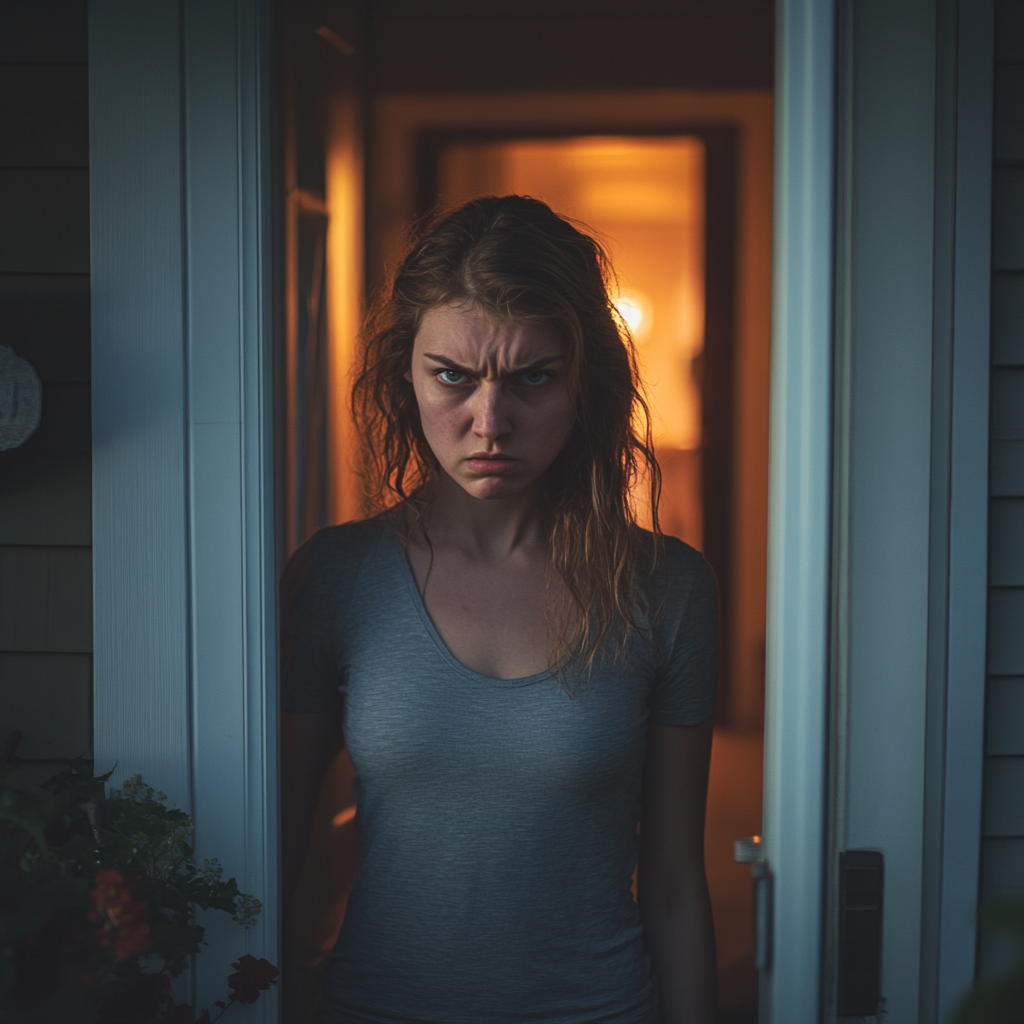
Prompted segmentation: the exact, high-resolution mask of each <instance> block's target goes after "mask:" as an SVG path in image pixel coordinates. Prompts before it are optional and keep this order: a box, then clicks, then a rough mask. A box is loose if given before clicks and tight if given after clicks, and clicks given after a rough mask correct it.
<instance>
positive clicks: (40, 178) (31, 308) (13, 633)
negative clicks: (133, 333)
mask: <svg viewBox="0 0 1024 1024" xmlns="http://www.w3.org/2000/svg"><path fill="white" fill-rule="evenodd" d="M87 71H88V66H87V9H86V2H85V0H15V2H5V3H4V4H3V5H2V6H0V344H4V345H9V346H10V347H11V348H13V349H14V351H15V352H16V353H17V354H18V355H19V356H22V357H24V358H26V359H28V360H29V362H31V363H32V365H33V366H34V367H35V369H36V372H37V373H38V374H39V377H40V379H41V380H42V383H43V411H42V420H41V422H40V425H39V429H38V430H37V431H36V432H35V434H33V436H32V437H31V438H29V440H28V441H27V442H26V443H25V444H24V445H22V446H21V447H20V448H16V449H12V450H10V451H6V452H0V744H2V743H3V742H4V741H5V740H6V738H7V736H8V735H9V734H10V733H11V732H12V731H13V730H15V729H17V730H20V731H21V732H23V734H24V738H23V740H22V742H21V746H20V749H19V751H18V753H19V756H20V757H21V758H23V759H24V761H23V767H22V773H21V778H22V779H23V780H24V781H26V782H30V781H36V780H39V779H41V778H43V777H45V776H46V775H47V774H50V773H52V771H53V770H54V768H55V767H56V764H55V762H56V760H57V759H60V758H65V757H74V756H77V755H80V754H87V755H88V754H91V750H92V519H91V517H92V472H91V464H92V463H91V460H92V456H91V429H90V421H91V414H90V351H89V168H88V164H89V159H88V154H89V147H88V131H89V125H88V85H87Z"/></svg>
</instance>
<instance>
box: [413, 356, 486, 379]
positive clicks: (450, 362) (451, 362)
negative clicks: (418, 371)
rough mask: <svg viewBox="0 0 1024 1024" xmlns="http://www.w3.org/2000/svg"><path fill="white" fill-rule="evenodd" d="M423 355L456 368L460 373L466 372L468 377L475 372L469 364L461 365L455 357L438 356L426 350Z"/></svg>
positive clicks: (450, 368) (452, 368) (449, 367)
mask: <svg viewBox="0 0 1024 1024" xmlns="http://www.w3.org/2000/svg"><path fill="white" fill-rule="evenodd" d="M423 357H424V358H425V359H432V360H433V361H434V362H435V363H440V364H441V365H442V366H447V367H448V369H449V370H456V371H458V372H459V373H464V374H466V376H467V377H468V376H471V375H472V374H473V373H474V372H475V371H473V370H471V369H470V368H469V367H468V366H460V365H459V364H458V363H457V362H455V360H454V359H449V358H448V357H447V356H438V355H434V353H433V352H424V353H423Z"/></svg>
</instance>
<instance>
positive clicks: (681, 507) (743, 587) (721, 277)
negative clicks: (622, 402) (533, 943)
mask: <svg viewBox="0 0 1024 1024" xmlns="http://www.w3.org/2000/svg"><path fill="white" fill-rule="evenodd" d="M334 15H337V12H334ZM320 16H322V12H320V13H319V14H315V15H311V17H310V19H309V21H308V22H307V24H306V25H305V26H303V27H302V30H301V31H302V33H303V38H302V43H301V46H302V48H303V53H304V54H305V56H304V57H303V59H302V61H299V62H297V63H298V65H299V67H298V68H297V73H296V78H297V79H302V78H303V77H306V78H309V77H311V76H313V75H316V76H319V80H320V82H321V83H327V85H326V87H323V88H321V91H320V92H319V94H317V90H316V89H315V88H312V89H311V88H310V87H309V86H308V85H307V86H306V87H305V94H306V97H307V99H306V100H305V101H302V100H301V98H300V97H299V96H296V97H295V100H294V103H295V111H296V113H297V114H301V113H302V111H301V109H300V107H301V104H302V102H305V103H306V107H305V109H306V111H307V113H306V114H304V115H302V117H299V116H296V117H295V119H294V122H293V123H294V124H296V125H298V126H299V128H300V130H299V132H298V135H299V137H298V138H297V139H293V142H292V144H293V145H294V147H295V149H294V152H295V154H296V155H297V159H296V164H295V166H296V168H297V172H296V175H297V176H296V178H295V179H294V180H293V182H292V184H291V185H290V186H289V187H290V189H291V190H292V191H290V192H289V195H292V196H297V197H298V198H294V199H292V200H291V206H289V207H288V209H287V211H286V219H287V218H292V217H294V218H296V219H298V218H305V219H306V220H307V221H309V222H310V224H311V226H314V227H315V226H316V225H318V224H320V223H322V222H321V221H317V219H316V218H317V217H318V216H320V215H321V214H322V216H323V217H324V218H325V219H326V223H325V227H324V230H325V235H324V241H323V242H322V243H320V244H322V245H323V246H324V251H325V252H326V256H325V257H324V259H325V262H324V264H323V269H322V272H321V277H319V278H318V277H317V276H316V271H317V267H318V264H317V259H318V257H317V253H316V250H315V248H314V242H315V239H316V238H317V237H318V236H317V234H316V232H315V231H312V230H307V231H306V232H305V234H302V233H300V232H299V231H298V230H297V229H296V233H295V236H294V237H295V238H296V239H297V243H296V249H295V251H294V261H295V262H294V267H295V271H294V277H293V281H294V285H293V286H290V287H294V288H295V298H294V299H289V300H288V301H287V302H286V303H285V304H284V305H285V306H286V308H287V309H289V310H291V312H289V313H288V314H287V315H288V317H289V318H291V319H290V321H289V323H290V324H292V325H293V326H288V327H287V330H286V331H284V332H283V334H284V336H285V337H287V336H288V331H291V332H292V337H293V338H294V339H295V341H294V342H289V343H288V344H289V346H290V347H289V348H288V349H287V359H289V360H292V361H293V369H292V371H291V374H292V376H291V378H290V379H291V380H292V381H293V382H294V385H293V386H294V387H295V388H296V389H297V391H301V390H302V388H303V386H304V384H303V382H304V381H309V382H311V383H310V390H309V396H310V397H309V398H308V399H306V398H300V397H299V396H298V394H297V393H296V395H294V396H293V395H292V394H291V393H290V392H288V389H287V387H286V388H285V393H284V394H283V396H282V404H284V405H285V407H286V408H287V407H291V408H293V409H294V410H295V416H296V418H297V419H296V421H297V422H298V423H300V424H301V423H305V424H306V425H305V426H304V427H303V429H304V430H306V432H307V433H306V436H307V438H313V439H315V438H319V439H320V440H319V442H318V443H316V442H312V441H309V440H307V442H306V443H303V442H302V441H301V440H299V431H298V430H296V432H295V433H294V434H293V435H292V442H291V444H292V447H291V448H290V449H289V450H288V452H287V457H288V458H291V459H292V460H293V461H294V463H295V465H296V467H297V468H296V470H295V473H294V476H293V477H289V476H288V474H285V479H286V480H291V479H293V478H294V479H295V480H296V481H298V480H300V479H305V480H307V481H308V480H309V476H308V475H305V476H304V475H303V474H308V473H309V472H310V471H315V469H316V467H324V469H323V472H324V473H325V476H324V478H323V479H324V480H325V483H324V491H323V492H322V493H317V494H314V493H313V491H312V490H310V488H309V485H308V483H307V487H306V489H305V490H304V491H297V492H296V495H295V497H294V499H292V500H293V502H294V506H293V507H294V508H295V509H296V511H295V512H294V514H293V516H292V518H291V519H290V522H291V523H292V524H293V525H292V526H291V528H290V530H291V533H290V534H289V536H288V538H287V539H286V541H285V544H284V545H283V548H284V550H285V551H287V550H290V549H291V548H293V547H294V545H295V544H297V543H298V542H299V541H301V540H302V539H303V538H304V536H308V533H309V532H312V529H313V528H315V526H318V525H327V524H328V523H331V522H340V521H344V520H345V519H350V518H354V517H356V516H358V514H359V508H360V504H359V503H360V492H359V480H358V465H357V464H356V463H355V461H354V458H353V452H354V445H353V438H352V435H351V425H350V423H349V422H348V417H347V409H346V397H347V389H346V381H347V377H348V373H349V369H350V367H351V361H352V358H353V357H354V355H355V353H356V332H357V325H358V319H359V305H360V302H359V300H358V295H359V294H360V293H361V292H362V293H366V292H369V291H372V290H373V289H374V288H375V287H378V286H379V284H380V282H381V281H382V280H383V279H384V277H385V276H386V268H387V267H388V265H389V264H390V263H391V261H393V260H394V258H395V256H396V254H397V253H398V252H400V251H401V248H402V244H403V238H404V231H405V227H406V225H407V224H408V223H409V222H410V221H411V220H412V219H413V218H415V217H416V216H417V215H419V214H422V213H423V212H424V211H426V210H428V209H430V208H432V207H434V206H435V205H437V204H438V203H442V204H444V205H453V204H455V203H457V202H459V201H461V200H464V199H467V198H470V197H471V196H472V195H477V194H483V193H490V192H493V193H498V194H502V193H506V192H510V191H518V192H527V193H530V194H533V195H537V196H538V197H540V198H543V199H547V200H548V201H549V202H550V203H551V205H552V206H553V207H554V208H555V209H556V210H558V211H559V212H561V213H564V214H567V215H569V216H573V217H575V218H577V219H579V220H581V221H583V222H584V223H586V224H588V225H590V226H591V227H592V228H594V229H596V230H597V231H598V232H599V233H600V235H601V237H602V241H604V242H605V244H606V245H607V246H608V248H609V249H610V252H611V255H612V257H613V262H614V264H615V266H616V269H617V270H618V272H619V277H620V281H619V294H618V304H619V308H620V311H621V312H622V313H623V315H624V316H625V317H626V318H627V320H629V321H630V322H631V325H633V326H634V334H635V336H636V339H637V343H638V348H639V350H640V356H641V359H642V361H643V363H644V369H645V375H646V377H647V384H648V389H649V392H650V395H651V397H652V399H653V403H654V406H655V421H656V438H657V447H658V456H659V460H660V461H661V464H662V467H663V470H664V472H665V491H664V499H663V507H662V525H663V528H664V529H665V530H666V532H669V533H672V534H674V535H676V536H680V537H681V538H682V539H684V540H686V541H688V542H689V543H691V544H692V545H693V546H695V547H697V548H699V549H700V550H702V551H703V552H704V553H705V555H706V557H707V558H708V560H709V561H710V562H711V563H712V565H713V566H714V568H715V570H716V573H717V575H718V579H719V584H720V587H721V592H722V597H723V606H722V611H723V628H724V633H725V647H724V666H723V678H722V700H721V702H720V706H719V710H718V714H717V728H716V735H715V744H714V753H713V764H712V778H711V787H710V793H709V808H708V827H707V842H706V856H707V865H708V876H709V884H710V886H711V889H712V899H713V904H714V910H715V917H716V931H717V940H718V953H719V971H720V977H719V989H720V1002H721V1007H722V1018H721V1019H722V1020H723V1021H745V1020H753V1019H754V1016H753V1015H754V1012H755V1006H756V999H757V979H756V972H755V971H754V966H753V948H752V946H753V943H752V907H751V898H750V879H749V872H748V869H746V868H745V867H743V866H740V865H736V864H735V863H734V862H733V854H732V844H733V841H734V840H735V839H736V838H739V837H740V836H745V835H749V834H755V833H759V832H760V831H761V827H760V826H761V787H762V776H761V763H762V741H761V735H762V725H763V682H764V636H765V617H764V593H765V558H766V555H765V547H766V521H767V391H768V334H769V294H770V265H771V234H770V225H771V189H772V185H771V136H772V109H771V94H770V92H769V91H768V90H767V89H763V88H762V89H745V90H744V89H740V90H736V89H733V90H726V89H717V90H716V89H710V90H707V89H705V90H683V89H673V90H665V89H662V90H657V89H648V90H643V89H641V90H636V89H619V90H615V91H609V90H603V91H600V92H598V91H591V92H589V93H588V92H586V91H582V92H581V91H578V90H577V91H573V92H567V91H548V92H539V91H531V92H514V91H504V92H492V93H487V92H483V91H478V92H472V91H469V90H464V91H462V92H461V93H459V94H457V95H456V94H453V93H451V92H449V93H446V94H424V93H422V92H420V93H415V92H404V93H403V92H387V91H381V90H380V80H379V76H380V74H381V73H382V72H381V71H380V69H379V65H377V66H376V68H375V65H374V60H375V56H374V55H375V53H376V54H378V55H379V53H380V49H381V48H382V47H383V48H384V49H387V46H388V45H390V44H388V43H387V40H386V39H385V40H382V38H381V33H382V32H385V31H386V27H385V26H381V25H379V24H378V25H377V26H376V27H374V26H369V27H368V25H367V23H366V22H365V21H360V20H359V19H358V18H356V17H354V16H353V17H352V18H351V19H350V20H349V22H348V23H347V24H344V23H343V19H341V18H339V17H334V20H333V21H330V22H329V24H328V23H327V22H326V21H325V22H323V23H317V18H318V17H320ZM332 16H333V15H332ZM332 25H333V26H334V27H333V28H332V27H331V26H332ZM367 32H369V33H370V36H371V38H367V36H366V33H367ZM374 32H376V33H377V35H376V38H373V33H374ZM379 59H380V60H382V61H383V62H384V64H386V63H387V61H386V59H385V58H379ZM300 71H301V73H299V72H300ZM375 77H376V79H377V81H376V82H375V81H374V79H375ZM298 92H299V93H301V92H302V90H298ZM332 97H333V98H332ZM332 104H333V106H332ZM314 108H316V109H317V111H318V112H317V113H316V115H315V116H312V117H311V116H310V115H309V113H308V112H309V111H310V110H313V109H314ZM303 118H304V119H305V122H306V123H305V126H304V127H302V122H303ZM303 132H306V133H316V132H320V133H321V140H320V142H319V144H318V145H311V144H310V143H308V142H306V143H303V140H302V137H301V136H302V133H303ZM284 137H285V139H286V140H287V138H288V136H287V132H285V133H284ZM303 154H306V155H305V156H303ZM310 154H313V158H311V157H310ZM318 160H319V161H321V162H320V163H317V161H318ZM320 168H322V169H323V170H322V171H321V170H320ZM318 203H319V204H320V205H319V206H317V204H318ZM318 210H319V211H321V212H320V213H319V214H318V212H317V211H318ZM305 239H308V240H309V241H305V242H304V240H305ZM303 244H305V245H306V246H307V247H308V248H309V249H310V251H309V252H308V253H304V252H302V251H300V250H301V249H302V246H303ZM658 252H661V253H663V252H671V253H672V254H673V255H671V256H668V257H666V258H664V259H660V260H659V259H655V258H654V254H655V253H658ZM314 288H316V289H320V291H319V292H318V293H317V294H316V295H314V294H313V291H312V289H314ZM321 302H322V307H321V306H320V305H318V304H319V303H321ZM321 309H322V312H321V313H320V315H319V319H316V318H315V317H314V316H313V315H312V312H315V311H317V310H321ZM311 311H312V312H311ZM314 320H315V323H316V325H318V326H317V329H318V330H319V331H320V332H321V340H320V342H319V347H317V346H316V345H313V346H310V345H309V343H308V341H303V340H301V339H308V338H311V337H312V334H311V331H312V327H311V325H313V324H314ZM304 346H305V348H304ZM314 350H315V351H317V352H319V353H320V355H321V358H323V359H324V360H325V363H324V365H325V366H326V371H325V373H326V378H327V380H328V381H329V386H328V387H327V388H325V389H321V390H320V391H317V390H316V389H315V387H314V386H313V384H314V383H315V381H316V376H315V375H312V376H311V375H310V374H309V372H308V356H307V355H305V354H304V353H305V352H307V351H308V352H312V351H314ZM289 403H291V404H290V405H289ZM304 417H306V418H307V419H305V420H304V419H303V418H304ZM318 444H319V447H318ZM325 452H326V453H328V454H327V455H326V456H325V454H324V453H325ZM300 463H308V465H309V468H308V469H301V470H300V469H299V468H298V466H299V464H300ZM288 486H292V484H290V483H289V484H288ZM304 495H309V497H308V498H307V497H304ZM314 501H315V505H314V504H313V503H314ZM285 507H289V506H288V504H287V501H285ZM318 517H319V522H316V520H317V519H318ZM332 778H333V780H334V781H333V785H332V786H328V787H325V792H324V794H323V798H322V801H321V808H320V813H319V817H320V830H321V847H320V849H321V855H325V854H324V851H327V850H331V849H332V850H334V851H336V853H337V855H338V856H345V857H351V840H352V828H353V826H352V814H351V804H352V795H351V794H352V791H351V768H350V766H349V765H348V764H347V763H346V759H345V758H343V757H342V758H340V759H339V761H338V763H337V764H336V765H335V769H334V772H333V775H332ZM332 898H333V899H334V900H335V902H336V905H337V907H338V913H339V918H338V923H339V924H340V914H341V913H343V909H344V893H343V892H339V893H337V894H334V896H333V897H332ZM324 942H325V945H330V944H331V942H332V938H331V936H324Z"/></svg>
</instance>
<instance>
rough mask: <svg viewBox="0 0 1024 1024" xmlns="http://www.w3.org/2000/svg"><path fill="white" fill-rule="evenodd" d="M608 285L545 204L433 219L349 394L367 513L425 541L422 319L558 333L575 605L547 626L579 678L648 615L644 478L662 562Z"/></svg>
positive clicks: (554, 529)
mask: <svg viewBox="0 0 1024 1024" xmlns="http://www.w3.org/2000/svg"><path fill="white" fill-rule="evenodd" d="M614 280H615V279H614V273H613V271H612V268H611V264H610V262H609V260H608V256H607V254H606V252H605V250H604V248H603V247H602V246H601V244H600V243H599V242H598V241H597V240H596V239H595V238H593V237H592V236H591V235H589V234H587V233H585V232H583V231H581V230H580V229H579V228H578V227H576V226H575V225H574V224H572V223H570V222H569V221H568V220H566V219H565V218H564V217H560V216H559V215H558V214H556V213H555V212H554V211H553V210H552V209H551V208H550V207H549V206H548V205H547V204H545V203H542V202H540V201H539V200H537V199H532V198H529V197H528V196H515V195H512V196H502V197H500V198H498V197H495V196H488V197H486V198H482V199H474V200H473V201H472V202H469V203H466V204H465V205H464V206H461V207H459V208H458V209H456V210H454V211H452V212H449V213H446V214H442V215H435V216H434V217H433V218H431V219H430V220H428V221H426V222H424V223H422V224H421V225H420V226H419V227H418V229H416V230H415V232H414V236H413V238H412V240H411V244H410V246H409V249H408V252H407V254H406V256H405V258H404V259H403V260H402V261H401V263H400V264H399V265H398V267H397V270H396V271H395V272H394V274H393V276H392V279H391V281H390V282H389V284H388V286H387V287H385V288H384V289H383V290H382V291H381V293H380V294H379V296H378V297H377V300H376V301H375V302H374V303H373V305H372V307H371V311H370V314H369V316H368V318H367V323H366V328H365V331H364V337H363V358H362V366H361V368H360V370H359V372H358V374H357V376H356V379H355V382H354V385H353V391H352V410H353V414H354V417H355V421H356V424H357V427H358V428H359V432H360V434H361V437H362V442H363V467H364V482H365V487H366V493H367V498H368V501H369V504H370V507H371V508H372V509H373V510H375V511H382V510H384V509H387V508H390V507H392V506H395V505H398V504H401V503H404V504H405V505H406V506H407V507H408V508H409V509H411V510H412V511H413V513H414V515H413V516H412V520H413V522H415V523H417V524H419V527H420V528H421V529H423V531H424V533H426V526H425V525H423V524H424V520H423V518H422V512H423V508H422V496H423V494H424V490H425V487H426V485H427V484H429V482H430V481H431V479H432V476H433V474H434V472H435V470H436V466H437V463H436V460H435V458H434V455H433V453H432V452H431V450H430V447H429V446H428V444H427V441H426V438H425V437H424V435H423V429H422V427H421V424H420V418H419V410H418V407H417V404H416V398H415V395H414V393H413V386H412V384H411V383H410V381H409V380H407V379H406V373H407V372H408V370H409V367H410V364H411V360H412V351H413V342H414V340H415V338H416V333H417V331H418V330H419V326H420V323H421V321H422V319H423V316H424V314H425V313H426V312H427V310H429V309H432V308H434V307H436V306H440V305H444V304H446V303H449V302H455V301H466V302H471V303H474V304H476V305H478V306H479V307H481V308H482V309H484V310H486V311H487V312H488V313H490V314H491V315H493V316H495V317H500V318H502V319H509V320H516V321H522V320H534V321H542V322H544V323H546V324H550V325H552V326H553V327H554V328H555V329H556V330H557V331H558V333H559V335H560V336H561V337H562V338H563V340H564V341H565V343H566V346H567V356H568V358H567V365H568V373H569V385H570V394H571V395H572V396H573V398H574V405H575V413H576V421H575V424H574V425H573V428H572V430H571V433H570V436H569V440H568V442H567V443H566V446H565V448H564V449H563V450H562V452H561V453H560V454H559V456H558V458H557V459H556V460H555V462H554V463H553V465H552V466H551V468H550V469H549V470H548V473H547V476H546V480H545V495H546V504H547V508H546V511H547V515H548V518H549V529H550V559H551V564H552V566H553V568H554V569H555V570H556V571H557V573H558V575H559V576H560V577H561V579H562V582H563V583H564V590H565V595H566V597H567V600H568V602H569V607H568V608H552V609H551V613H552V614H550V615H549V621H557V622H563V623H567V624H569V625H566V626H565V627H564V628H562V629H560V630H558V631H557V632H558V634H559V636H558V637H557V638H556V642H555V651H554V655H555V664H556V666H563V665H564V664H565V663H566V662H567V661H568V660H569V659H570V658H573V657H576V658H578V659H579V661H578V665H579V667H580V669H581V670H583V669H585V668H587V667H589V666H590V665H591V664H592V663H593V661H594V657H595V655H596V654H597V653H598V651H599V650H600V649H601V647H602V644H603V643H604V641H605V640H606V639H607V638H614V639H615V641H616V651H617V653H618V654H620V655H621V654H622V653H623V652H624V650H625V645H626V641H627V639H628V636H629V633H630V631H631V630H632V629H635V628H637V626H638V620H637V613H638V611H641V610H644V609H645V608H646V603H645V600H644V598H643V594H642V592H641V590H640V589H639V586H638V584H639V582H640V579H641V578H642V576H643V575H644V571H645V570H647V571H649V569H650V568H651V566H652V565H653V562H652V561H651V558H650V555H651V554H652V551H651V544H650V540H649V538H648V539H647V540H645V539H644V533H643V531H641V530H640V529H639V528H638V526H637V521H636V509H635V508H634V506H633V501H632V498H631V491H632V489H633V487H634V485H636V484H637V482H638V481H639V480H641V479H642V480H643V481H644V483H645V485H646V486H648V487H649V489H650V506H651V511H652V520H653V526H654V553H656V552H657V551H658V549H659V548H660V546H661V534H660V531H659V528H658V498H659V495H660V490H661V473H660V471H659V469H658V464H657V462H656V461H655V458H654V450H653V446H652V442H651V427H650V415H649V411H648V407H647V404H646V402H645V400H644V397H643V394H642V392H641V386H640V378H639V373H638V369H637V361H636V353H635V350H634V348H633V341H632V338H631V337H630V334H629V329H628V328H627V326H626V324H625V321H624V320H623V319H622V317H621V316H620V315H619V314H618V312H617V310H616V309H615V306H614V305H613V303H612V299H611V297H610V295H609V289H610V287H612V286H613V285H614ZM427 540H428V541H429V537H428V538H427Z"/></svg>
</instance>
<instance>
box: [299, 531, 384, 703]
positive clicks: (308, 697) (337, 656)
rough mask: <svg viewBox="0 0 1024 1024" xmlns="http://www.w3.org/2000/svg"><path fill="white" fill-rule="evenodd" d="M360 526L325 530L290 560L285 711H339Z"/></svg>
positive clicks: (363, 537)
mask: <svg viewBox="0 0 1024 1024" xmlns="http://www.w3.org/2000/svg"><path fill="white" fill-rule="evenodd" d="M360 525H361V524H347V525H345V526H336V527H330V528H328V529H325V530H320V531H319V532H317V533H316V534H314V535H313V536H312V537H311V538H310V539H309V540H308V541H306V543H305V544H303V545H302V546H301V547H300V548H299V549H298V550H297V551H296V552H295V553H294V554H293V555H292V557H291V558H289V559H288V562H287V564H286V565H285V567H284V571H283V572H282V574H281V584H280V616H281V631H280V649H281V708H282V710H284V711H314V712H315V711H329V710H331V709H332V708H335V707H337V706H338V703H339V700H340V697H339V692H338V687H339V685H340V684H341V683H342V682H343V678H342V665H343V662H344V650H343V648H344V637H343V635H342V630H343V627H344V623H345V619H346V616H345V612H346V609H347V606H348V604H349V601H350V599H351V593H352V590H353V588H354V586H355V583H356V576H357V575H358V571H359V568H360V566H361V563H362V556H363V555H364V554H365V549H366V548H365V540H366V531H365V530H359V529H358V527H359V526H360ZM360 541H362V542H363V543H360Z"/></svg>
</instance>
